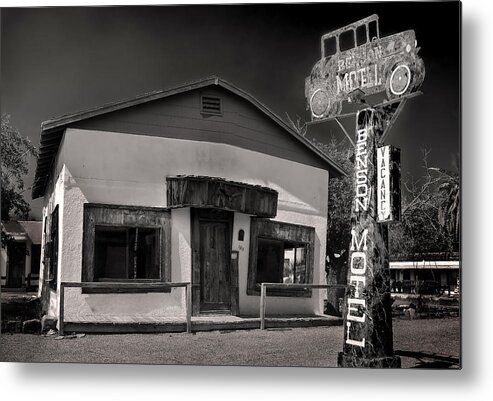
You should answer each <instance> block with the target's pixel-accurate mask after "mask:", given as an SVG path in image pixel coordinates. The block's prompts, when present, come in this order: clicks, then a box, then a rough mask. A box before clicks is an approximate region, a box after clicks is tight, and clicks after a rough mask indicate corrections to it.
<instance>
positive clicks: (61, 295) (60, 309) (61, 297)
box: [58, 282, 65, 336]
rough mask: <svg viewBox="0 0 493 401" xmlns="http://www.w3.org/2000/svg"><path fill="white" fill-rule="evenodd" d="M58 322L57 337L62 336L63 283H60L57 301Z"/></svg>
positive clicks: (63, 310)
mask: <svg viewBox="0 0 493 401" xmlns="http://www.w3.org/2000/svg"><path fill="white" fill-rule="evenodd" d="M58 302H59V305H58V321H59V328H60V329H59V330H58V333H59V335H61V336H63V315H64V312H65V283H63V282H62V283H60V298H59V300H58Z"/></svg>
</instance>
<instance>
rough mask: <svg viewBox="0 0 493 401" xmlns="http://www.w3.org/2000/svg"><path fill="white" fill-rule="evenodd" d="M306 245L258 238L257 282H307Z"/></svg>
mask: <svg viewBox="0 0 493 401" xmlns="http://www.w3.org/2000/svg"><path fill="white" fill-rule="evenodd" d="M306 248H307V247H306V245H305V244H295V243H292V242H288V241H286V242H285V241H281V240H275V239H268V238H258V242H257V275H256V283H257V284H261V283H305V282H306V281H305V280H306V262H305V261H306V250H307V249H306Z"/></svg>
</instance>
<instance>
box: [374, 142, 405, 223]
mask: <svg viewBox="0 0 493 401" xmlns="http://www.w3.org/2000/svg"><path fill="white" fill-rule="evenodd" d="M400 165H401V151H400V149H399V148H396V147H394V146H390V145H387V146H382V147H380V148H377V216H378V222H379V223H390V222H396V221H399V220H400V217H401V214H400V212H401V189H400V181H401V174H400V171H401V168H400Z"/></svg>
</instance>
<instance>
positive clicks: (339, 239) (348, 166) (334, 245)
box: [287, 115, 354, 315]
mask: <svg viewBox="0 0 493 401" xmlns="http://www.w3.org/2000/svg"><path fill="white" fill-rule="evenodd" d="M287 119H288V122H289V123H290V124H291V126H292V127H293V128H294V129H295V130H296V132H298V133H299V134H300V135H301V136H305V135H306V123H302V121H301V118H300V117H297V119H296V121H293V120H292V119H291V118H290V117H289V115H288V116H287ZM311 142H312V143H313V144H314V145H315V146H316V147H317V148H319V149H320V150H321V151H322V152H324V153H325V154H326V155H327V156H329V157H330V158H331V159H332V160H334V161H335V162H336V163H337V164H339V165H340V166H341V167H342V168H343V169H344V170H345V171H346V172H347V174H348V176H347V177H344V176H342V177H337V178H331V179H330V180H329V187H328V202H327V216H328V219H327V248H326V265H325V272H326V276H327V283H328V284H345V283H346V281H347V268H348V251H349V243H350V241H351V205H352V201H353V182H352V172H353V169H354V166H353V163H352V162H351V160H350V157H351V155H352V154H353V149H352V148H351V147H350V146H349V147H348V144H347V143H346V141H345V140H343V141H341V142H338V141H337V140H336V139H335V137H334V136H333V137H332V138H331V139H330V141H329V142H328V143H322V142H318V141H317V140H315V139H312V140H311ZM343 297H344V290H334V289H331V290H328V291H327V313H329V314H331V315H341V311H340V310H339V299H340V298H343Z"/></svg>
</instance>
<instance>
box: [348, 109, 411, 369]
mask: <svg viewBox="0 0 493 401" xmlns="http://www.w3.org/2000/svg"><path fill="white" fill-rule="evenodd" d="M384 121H385V118H384V114H383V112H381V111H378V110H376V109H372V108H369V109H365V110H361V111H359V112H358V114H357V116H356V141H355V142H356V143H355V148H354V149H355V152H354V175H353V182H354V186H353V187H354V200H353V206H352V212H351V244H350V249H349V269H348V287H347V290H346V297H345V299H346V302H345V307H344V312H343V314H344V345H343V351H342V352H341V353H339V356H338V366H340V367H372V368H399V367H400V365H401V363H400V358H399V357H398V356H395V355H394V351H393V335H392V310H391V297H390V272H389V251H388V227H387V225H386V224H384V223H379V222H378V210H377V191H378V190H379V188H378V186H377V173H378V169H377V144H378V143H379V142H380V139H381V136H382V134H383V123H384Z"/></svg>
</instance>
